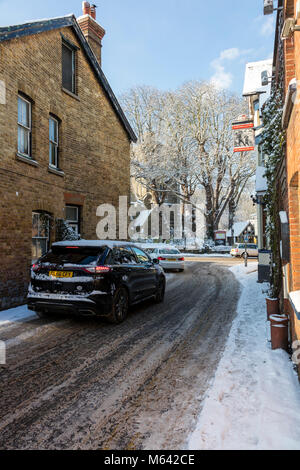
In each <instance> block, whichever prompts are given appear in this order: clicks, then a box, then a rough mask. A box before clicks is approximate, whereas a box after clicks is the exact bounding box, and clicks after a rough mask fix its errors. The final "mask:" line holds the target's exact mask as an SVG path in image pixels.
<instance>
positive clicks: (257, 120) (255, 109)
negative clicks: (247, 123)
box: [253, 100, 260, 127]
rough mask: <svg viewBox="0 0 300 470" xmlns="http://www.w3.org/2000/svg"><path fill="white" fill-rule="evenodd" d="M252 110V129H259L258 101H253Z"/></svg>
mask: <svg viewBox="0 0 300 470" xmlns="http://www.w3.org/2000/svg"><path fill="white" fill-rule="evenodd" d="M253 109H254V127H259V126H260V115H259V100H256V101H254V103H253Z"/></svg>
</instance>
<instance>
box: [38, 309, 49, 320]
mask: <svg viewBox="0 0 300 470" xmlns="http://www.w3.org/2000/svg"><path fill="white" fill-rule="evenodd" d="M35 313H36V315H37V316H38V317H39V318H41V319H45V318H50V316H51V315H50V313H48V312H45V310H35Z"/></svg>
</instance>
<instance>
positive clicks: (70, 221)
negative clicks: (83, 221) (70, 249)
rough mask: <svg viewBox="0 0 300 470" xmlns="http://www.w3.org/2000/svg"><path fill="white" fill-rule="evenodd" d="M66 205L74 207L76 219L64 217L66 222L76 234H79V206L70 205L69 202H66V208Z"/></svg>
mask: <svg viewBox="0 0 300 470" xmlns="http://www.w3.org/2000/svg"><path fill="white" fill-rule="evenodd" d="M67 207H71V208H72V209H76V214H77V218H76V219H67V218H66V222H67V224H68V225H69V227H71V228H72V229H73V230H74V232H75V233H76V235H79V224H80V220H79V207H78V206H72V205H71V204H67V205H66V209H67ZM66 212H67V210H66Z"/></svg>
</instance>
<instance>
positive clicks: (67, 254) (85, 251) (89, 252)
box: [40, 247, 106, 266]
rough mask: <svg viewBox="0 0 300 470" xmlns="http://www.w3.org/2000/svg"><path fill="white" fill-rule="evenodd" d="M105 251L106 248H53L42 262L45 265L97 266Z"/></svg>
mask: <svg viewBox="0 0 300 470" xmlns="http://www.w3.org/2000/svg"><path fill="white" fill-rule="evenodd" d="M105 251H106V248H105V247H100V248H99V247H79V248H77V247H74V248H73V247H72V248H68V247H53V248H52V250H51V251H49V253H47V254H46V255H45V256H43V257H42V258H41V259H40V261H41V263H43V264H45V263H49V264H60V265H67V264H70V265H79V266H88V265H95V264H97V262H98V260H99V258H100V257H102V256H103V254H104V252H105Z"/></svg>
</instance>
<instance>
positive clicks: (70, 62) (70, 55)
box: [62, 42, 76, 94]
mask: <svg viewBox="0 0 300 470" xmlns="http://www.w3.org/2000/svg"><path fill="white" fill-rule="evenodd" d="M62 86H63V88H65V89H66V90H68V91H70V92H71V93H74V94H75V93H76V51H75V49H73V48H72V47H71V46H69V45H67V44H65V43H64V42H63V44H62Z"/></svg>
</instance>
